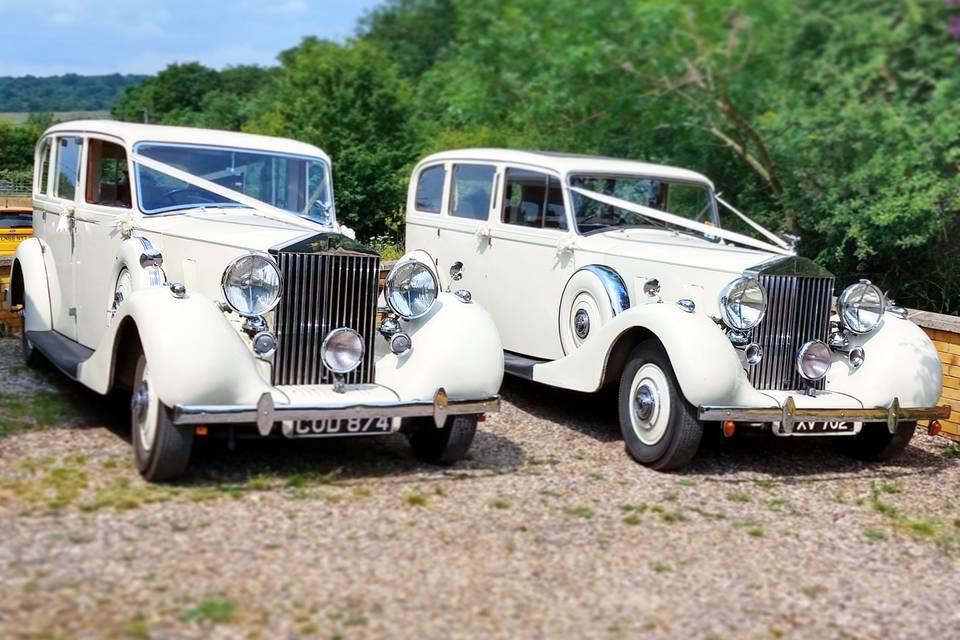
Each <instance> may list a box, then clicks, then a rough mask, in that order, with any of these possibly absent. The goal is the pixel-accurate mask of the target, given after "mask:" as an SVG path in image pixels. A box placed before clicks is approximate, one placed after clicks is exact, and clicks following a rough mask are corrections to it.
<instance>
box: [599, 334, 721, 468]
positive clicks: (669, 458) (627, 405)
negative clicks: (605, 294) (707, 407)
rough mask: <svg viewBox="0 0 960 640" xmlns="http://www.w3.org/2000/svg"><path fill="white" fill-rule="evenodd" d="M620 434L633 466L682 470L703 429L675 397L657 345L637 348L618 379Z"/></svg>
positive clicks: (689, 408) (684, 403) (687, 405)
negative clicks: (634, 462) (642, 465)
mask: <svg viewBox="0 0 960 640" xmlns="http://www.w3.org/2000/svg"><path fill="white" fill-rule="evenodd" d="M618 404H619V411H620V431H621V432H622V433H623V440H624V442H625V444H626V448H627V452H628V453H629V454H630V456H631V457H632V458H633V459H634V460H636V461H637V462H639V463H641V464H644V465H646V466H648V467H651V468H653V469H658V470H660V471H672V470H677V469H682V468H683V467H685V466H686V465H687V464H688V463H689V462H690V460H691V459H692V458H693V456H694V454H695V453H696V452H697V448H698V447H699V446H700V438H701V437H702V435H703V425H702V424H701V423H700V421H699V420H697V418H696V415H695V413H694V408H693V406H692V405H691V404H690V403H689V402H687V400H686V398H684V397H683V394H682V393H680V388H679V385H678V384H677V379H676V376H674V373H673V367H671V366H670V361H669V359H668V358H667V354H666V353H664V351H663V349H662V348H661V347H660V345H659V344H658V343H656V342H654V341H651V340H648V341H646V342H643V343H641V344H640V345H638V346H637V347H636V348H635V349H634V350H633V353H631V354H630V359H629V360H628V361H627V366H626V367H625V368H624V370H623V374H622V375H621V376H620V395H619V400H618Z"/></svg>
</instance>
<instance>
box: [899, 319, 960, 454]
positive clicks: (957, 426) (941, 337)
mask: <svg viewBox="0 0 960 640" xmlns="http://www.w3.org/2000/svg"><path fill="white" fill-rule="evenodd" d="M910 319H911V320H913V321H914V322H916V323H917V324H918V325H920V327H921V328H922V329H923V330H924V331H925V332H926V334H927V335H928V336H930V339H931V340H933V344H934V345H935V346H936V347H937V351H938V352H939V353H940V363H941V364H942V365H943V394H942V396H941V397H940V402H939V404H949V405H951V406H952V407H953V414H952V415H951V416H950V419H949V420H941V421H940V422H941V424H942V425H943V432H942V433H943V435H945V436H947V437H948V438H952V439H954V440H960V318H958V317H956V316H945V315H941V314H938V313H929V312H926V311H913V312H911V313H910Z"/></svg>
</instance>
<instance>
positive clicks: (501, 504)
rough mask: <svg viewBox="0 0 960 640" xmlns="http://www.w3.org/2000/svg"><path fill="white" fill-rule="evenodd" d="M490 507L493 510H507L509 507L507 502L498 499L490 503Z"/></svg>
mask: <svg viewBox="0 0 960 640" xmlns="http://www.w3.org/2000/svg"><path fill="white" fill-rule="evenodd" d="M490 506H491V507H493V508H494V509H509V508H510V506H511V505H510V501H509V500H502V499H498V500H494V501H493V502H491V503H490Z"/></svg>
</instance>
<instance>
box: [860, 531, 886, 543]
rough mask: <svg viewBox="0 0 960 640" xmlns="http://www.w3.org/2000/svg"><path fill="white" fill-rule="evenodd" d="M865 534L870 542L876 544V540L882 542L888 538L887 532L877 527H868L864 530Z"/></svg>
mask: <svg viewBox="0 0 960 640" xmlns="http://www.w3.org/2000/svg"><path fill="white" fill-rule="evenodd" d="M863 535H864V536H866V538H867V543H868V544H874V543H876V542H882V541H883V540H886V539H887V534H885V533H884V532H883V531H876V530H875V529H868V530H867V531H864V532H863Z"/></svg>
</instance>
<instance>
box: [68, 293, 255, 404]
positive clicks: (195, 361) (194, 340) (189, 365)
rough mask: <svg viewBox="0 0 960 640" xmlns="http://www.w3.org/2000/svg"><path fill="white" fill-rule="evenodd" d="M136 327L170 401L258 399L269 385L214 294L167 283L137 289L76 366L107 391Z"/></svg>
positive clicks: (80, 375) (158, 389) (160, 393)
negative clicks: (177, 291) (173, 288)
mask: <svg viewBox="0 0 960 640" xmlns="http://www.w3.org/2000/svg"><path fill="white" fill-rule="evenodd" d="M130 331H135V332H136V337H137V338H138V340H139V343H140V347H141V348H142V350H143V353H144V355H145V356H146V358H147V363H148V364H149V366H150V371H151V377H152V378H153V380H154V384H155V386H156V390H155V391H156V393H157V395H158V396H159V398H160V400H161V401H162V402H163V403H164V404H165V405H167V406H175V405H180V404H183V405H188V404H189V405H195V404H210V405H229V404H244V403H252V404H255V403H256V402H257V399H258V398H259V397H260V396H261V394H263V393H265V392H270V390H271V389H270V385H269V384H268V383H267V382H266V381H265V380H264V379H263V377H262V376H261V375H260V372H259V371H258V369H257V366H256V363H255V359H254V357H253V354H252V352H251V350H250V348H249V347H248V346H247V345H246V344H245V343H244V341H243V338H241V336H240V334H239V333H238V332H237V330H236V328H234V327H233V326H232V325H231V324H230V322H229V321H228V320H227V319H226V317H225V316H224V314H223V312H222V311H220V309H218V308H217V306H216V305H215V304H214V303H213V301H212V300H210V299H208V298H206V297H204V296H201V295H199V294H194V293H190V292H188V293H187V294H186V296H184V297H183V298H177V297H175V296H174V295H173V294H172V293H171V292H170V290H169V289H168V288H167V287H151V288H146V289H140V290H136V291H133V292H132V293H131V294H130V295H129V296H127V298H126V299H125V300H124V301H123V302H122V303H121V304H120V306H119V308H118V309H117V313H116V316H115V317H114V319H113V322H112V323H111V325H110V328H109V329H108V331H107V333H106V335H104V337H103V339H102V340H101V342H100V344H99V345H98V347H97V349H96V350H95V351H94V354H93V355H92V356H91V357H90V358H89V359H88V360H86V361H85V362H83V363H82V364H81V365H80V366H79V368H78V371H77V377H78V378H79V379H80V381H81V382H83V383H84V384H86V385H88V386H89V387H91V388H92V389H94V390H95V391H98V392H100V393H107V392H108V391H109V390H110V389H111V387H112V385H113V377H114V376H113V373H114V371H115V367H116V365H117V362H118V359H119V358H121V357H124V355H126V354H121V353H118V351H119V350H120V348H121V346H122V345H125V344H128V342H127V341H126V340H123V339H122V338H124V337H127V336H129V333H127V332H130Z"/></svg>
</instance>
